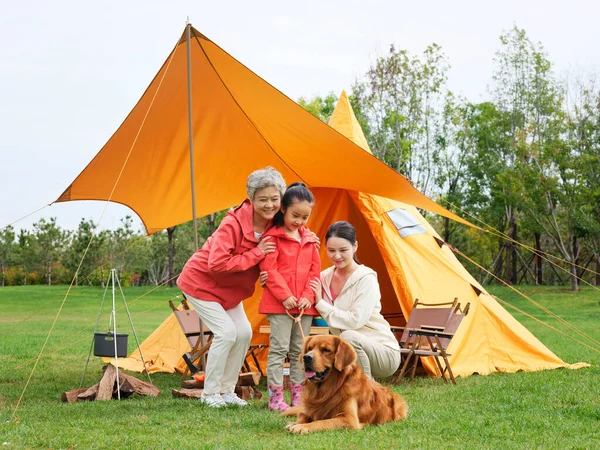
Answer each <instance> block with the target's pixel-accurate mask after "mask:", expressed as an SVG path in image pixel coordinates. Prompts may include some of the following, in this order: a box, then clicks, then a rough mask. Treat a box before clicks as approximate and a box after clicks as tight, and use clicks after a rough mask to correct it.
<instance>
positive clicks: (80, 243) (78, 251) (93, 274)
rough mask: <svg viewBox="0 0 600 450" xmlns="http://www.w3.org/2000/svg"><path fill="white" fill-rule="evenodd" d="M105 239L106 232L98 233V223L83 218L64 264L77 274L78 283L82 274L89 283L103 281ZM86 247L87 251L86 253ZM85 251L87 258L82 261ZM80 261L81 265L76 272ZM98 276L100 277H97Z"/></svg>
mask: <svg viewBox="0 0 600 450" xmlns="http://www.w3.org/2000/svg"><path fill="white" fill-rule="evenodd" d="M94 234H95V235H94ZM92 236H93V239H92ZM105 240H106V232H100V233H96V225H95V224H94V222H93V221H92V220H85V219H81V222H79V226H78V227H77V230H76V231H75V233H74V234H73V235H72V239H71V242H70V244H69V246H68V248H67V251H66V253H65V257H64V266H65V267H66V268H67V269H68V270H70V272H71V273H72V274H73V275H74V276H75V284H76V285H77V284H79V282H80V277H81V276H82V275H83V277H82V278H84V279H85V280H86V281H87V283H88V284H89V285H93V284H95V283H94V282H96V283H98V284H101V283H102V281H101V280H102V265H103V263H104V261H103V253H102V249H103V247H104V243H105ZM90 241H91V242H90ZM88 246H89V248H88ZM86 249H87V253H85V251H86ZM84 253H85V258H84V260H83V261H81V258H82V257H83V255H84ZM80 262H81V267H80V268H79V271H78V272H76V271H77V268H78V267H79V263H80ZM98 268H100V272H101V273H100V274H98V273H97V272H98ZM98 277H99V278H100V279H97V278H98Z"/></svg>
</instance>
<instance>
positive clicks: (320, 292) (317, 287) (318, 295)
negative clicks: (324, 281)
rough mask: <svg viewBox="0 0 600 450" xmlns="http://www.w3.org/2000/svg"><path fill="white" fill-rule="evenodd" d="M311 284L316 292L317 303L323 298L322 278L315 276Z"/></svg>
mask: <svg viewBox="0 0 600 450" xmlns="http://www.w3.org/2000/svg"><path fill="white" fill-rule="evenodd" d="M308 284H309V286H310V288H311V289H312V291H313V292H314V293H315V305H316V304H317V303H319V302H320V301H321V300H323V286H322V285H321V280H320V279H318V278H313V279H312V280H310V281H309V283H308Z"/></svg>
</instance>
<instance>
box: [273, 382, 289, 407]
mask: <svg viewBox="0 0 600 450" xmlns="http://www.w3.org/2000/svg"><path fill="white" fill-rule="evenodd" d="M269 409H270V410H271V411H287V410H288V409H290V405H288V404H287V403H286V402H285V400H284V398H283V386H276V385H274V384H269Z"/></svg>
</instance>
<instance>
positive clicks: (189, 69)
mask: <svg viewBox="0 0 600 450" xmlns="http://www.w3.org/2000/svg"><path fill="white" fill-rule="evenodd" d="M191 29H192V24H191V23H189V22H188V23H187V25H186V36H187V44H186V46H187V79H188V130H189V137H190V174H191V177H192V185H191V188H192V221H193V222H194V248H195V249H196V250H198V248H199V247H198V223H197V221H196V184H195V176H194V130H193V125H192V48H191V45H190V40H191V34H192V33H191Z"/></svg>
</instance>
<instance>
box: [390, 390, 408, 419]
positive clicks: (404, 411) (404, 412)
mask: <svg viewBox="0 0 600 450" xmlns="http://www.w3.org/2000/svg"><path fill="white" fill-rule="evenodd" d="M390 409H391V410H392V411H393V413H392V414H393V417H394V419H393V420H395V421H396V420H404V419H406V417H407V416H408V405H407V404H406V401H405V400H404V398H403V397H402V396H401V395H399V394H396V393H393V394H392V396H391V398H390Z"/></svg>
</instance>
